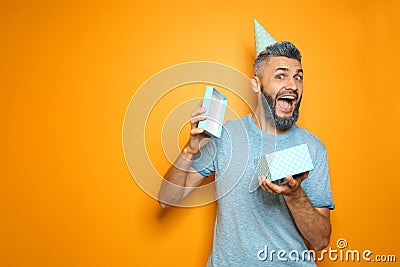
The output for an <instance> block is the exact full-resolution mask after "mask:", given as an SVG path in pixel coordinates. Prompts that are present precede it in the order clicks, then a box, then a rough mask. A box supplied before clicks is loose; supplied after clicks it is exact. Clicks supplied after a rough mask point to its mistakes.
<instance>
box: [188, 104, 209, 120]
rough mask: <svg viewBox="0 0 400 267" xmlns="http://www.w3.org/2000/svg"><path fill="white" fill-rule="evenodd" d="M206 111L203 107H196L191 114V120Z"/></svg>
mask: <svg viewBox="0 0 400 267" xmlns="http://www.w3.org/2000/svg"><path fill="white" fill-rule="evenodd" d="M206 110H207V109H206V108H205V107H202V106H197V107H196V109H195V110H194V111H193V112H192V118H193V117H196V116H198V115H200V114H203V113H204V112H206Z"/></svg>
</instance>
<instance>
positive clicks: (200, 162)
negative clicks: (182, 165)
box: [192, 138, 217, 177]
mask: <svg viewBox="0 0 400 267" xmlns="http://www.w3.org/2000/svg"><path fill="white" fill-rule="evenodd" d="M215 141H216V140H215V139H214V138H211V139H210V140H209V141H208V142H207V144H205V145H204V146H203V147H202V148H200V151H199V152H198V153H197V154H196V155H195V156H194V158H193V162H192V167H193V169H195V170H196V171H198V172H199V173H200V174H201V175H203V176H206V177H207V176H210V175H211V173H212V172H214V171H215V158H216V153H217V148H216V145H215Z"/></svg>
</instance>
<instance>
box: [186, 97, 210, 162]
mask: <svg viewBox="0 0 400 267" xmlns="http://www.w3.org/2000/svg"><path fill="white" fill-rule="evenodd" d="M204 112H206V108H204V107H202V106H201V102H200V103H199V104H198V105H197V107H196V109H195V110H194V111H193V112H192V117H191V119H190V125H191V130H190V138H189V141H188V143H187V144H186V146H185V148H184V149H183V154H184V155H185V156H188V154H189V155H195V154H197V152H199V150H200V147H202V146H204V145H205V144H206V143H207V142H204V141H203V140H204V139H206V138H208V136H207V135H206V134H205V133H204V129H202V128H198V125H199V121H202V120H205V119H206V116H204V115H202V114H204ZM202 141H203V142H202Z"/></svg>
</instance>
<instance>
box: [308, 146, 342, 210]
mask: <svg viewBox="0 0 400 267" xmlns="http://www.w3.org/2000/svg"><path fill="white" fill-rule="evenodd" d="M313 163H314V169H313V170H312V171H310V173H309V175H308V177H307V178H306V179H305V180H304V181H303V183H302V187H303V189H304V191H305V193H306V194H307V196H308V198H309V199H310V201H311V203H312V204H313V206H314V207H317V208H322V207H327V208H329V209H331V210H333V209H334V208H335V205H334V203H333V200H332V191H331V184H330V175H329V169H328V156H327V153H326V149H325V147H322V148H319V149H318V150H317V151H316V156H315V159H314V162H313Z"/></svg>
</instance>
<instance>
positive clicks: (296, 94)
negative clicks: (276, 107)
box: [275, 90, 299, 99]
mask: <svg viewBox="0 0 400 267" xmlns="http://www.w3.org/2000/svg"><path fill="white" fill-rule="evenodd" d="M283 95H295V96H296V99H298V98H299V93H298V92H297V91H293V90H283V91H280V92H279V93H278V94H277V95H276V96H275V99H278V98H279V97H281V96H283Z"/></svg>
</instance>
